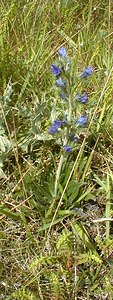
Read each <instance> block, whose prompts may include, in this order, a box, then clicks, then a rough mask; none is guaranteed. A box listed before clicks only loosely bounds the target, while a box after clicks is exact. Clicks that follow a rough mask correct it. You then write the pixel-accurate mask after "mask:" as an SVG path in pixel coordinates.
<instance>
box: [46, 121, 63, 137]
mask: <svg viewBox="0 0 113 300" xmlns="http://www.w3.org/2000/svg"><path fill="white" fill-rule="evenodd" d="M65 123H66V121H65V120H63V121H62V120H55V121H54V122H53V124H52V125H51V126H50V127H49V129H48V132H49V133H50V134H55V133H57V132H58V129H59V128H60V127H61V126H62V125H65Z"/></svg>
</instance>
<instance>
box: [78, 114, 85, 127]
mask: <svg viewBox="0 0 113 300" xmlns="http://www.w3.org/2000/svg"><path fill="white" fill-rule="evenodd" d="M86 123H87V118H86V116H80V118H79V119H78V120H77V124H78V125H79V126H84V125H85V124H86Z"/></svg>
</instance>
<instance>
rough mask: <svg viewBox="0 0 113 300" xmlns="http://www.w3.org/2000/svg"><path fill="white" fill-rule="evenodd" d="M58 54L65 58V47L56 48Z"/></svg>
mask: <svg viewBox="0 0 113 300" xmlns="http://www.w3.org/2000/svg"><path fill="white" fill-rule="evenodd" d="M58 54H59V55H60V56H61V57H63V58H66V48H64V47H62V48H60V49H59V50H58Z"/></svg>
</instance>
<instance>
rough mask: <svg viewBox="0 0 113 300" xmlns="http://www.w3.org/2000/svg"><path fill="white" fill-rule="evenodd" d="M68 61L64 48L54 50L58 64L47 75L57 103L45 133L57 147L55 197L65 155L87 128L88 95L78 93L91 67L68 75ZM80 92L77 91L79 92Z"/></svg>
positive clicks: (53, 65) (69, 68)
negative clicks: (58, 150)
mask: <svg viewBox="0 0 113 300" xmlns="http://www.w3.org/2000/svg"><path fill="white" fill-rule="evenodd" d="M71 69H72V68H71V61H70V58H69V57H68V55H67V51H66V49H65V48H64V47H62V48H60V49H59V50H58V61H57V63H56V64H52V66H51V72H52V74H53V75H54V77H55V88H56V89H57V91H58V100H57V101H55V103H54V105H53V108H52V112H51V125H50V127H49V129H48V133H49V134H50V135H51V136H52V137H53V139H55V140H56V142H57V143H58V144H59V145H60V146H61V157H60V161H59V165H58V169H57V173H56V181H55V194H54V196H55V197H56V196H57V189H58V181H59V177H60V173H61V169H62V164H63V161H64V158H65V157H66V153H67V154H68V155H69V154H70V152H72V151H73V150H74V148H75V146H76V143H77V142H78V140H79V135H80V133H81V132H82V131H83V128H85V127H86V126H87V107H86V105H87V102H88V95H87V93H86V92H85V91H84V90H82V86H84V84H82V83H84V80H86V79H87V78H88V77H89V76H91V75H92V67H91V66H88V67H86V68H85V69H84V70H83V72H82V73H80V74H78V76H76V78H75V76H73V75H72V70H71ZM79 89H80V90H79Z"/></svg>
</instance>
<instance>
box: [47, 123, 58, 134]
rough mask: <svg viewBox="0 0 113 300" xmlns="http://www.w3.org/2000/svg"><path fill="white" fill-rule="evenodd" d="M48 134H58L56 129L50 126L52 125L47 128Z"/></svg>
mask: <svg viewBox="0 0 113 300" xmlns="http://www.w3.org/2000/svg"><path fill="white" fill-rule="evenodd" d="M48 132H49V133H50V134H55V133H57V132H58V127H57V126H55V125H53V124H52V125H51V126H50V127H49V129H48Z"/></svg>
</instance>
